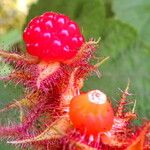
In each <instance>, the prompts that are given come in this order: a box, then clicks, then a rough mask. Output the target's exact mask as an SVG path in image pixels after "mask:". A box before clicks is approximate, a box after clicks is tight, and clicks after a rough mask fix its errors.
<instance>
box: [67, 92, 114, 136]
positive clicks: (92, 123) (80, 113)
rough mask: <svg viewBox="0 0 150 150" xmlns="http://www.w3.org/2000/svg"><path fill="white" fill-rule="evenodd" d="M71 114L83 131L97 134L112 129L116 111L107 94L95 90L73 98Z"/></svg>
mask: <svg viewBox="0 0 150 150" xmlns="http://www.w3.org/2000/svg"><path fill="white" fill-rule="evenodd" d="M69 116H70V119H71V121H72V123H73V125H74V127H75V128H76V129H78V130H79V131H80V132H81V133H86V135H91V134H93V135H97V134H98V133H101V132H106V131H109V130H110V129H111V127H112V124H113V119H114V112H113V109H112V106H111V103H110V102H109V101H108V99H107V96H106V95H105V94H104V93H103V92H101V91H99V90H93V91H90V92H87V93H83V94H81V95H79V96H76V97H74V98H73V99H72V100H71V102H70V111H69Z"/></svg>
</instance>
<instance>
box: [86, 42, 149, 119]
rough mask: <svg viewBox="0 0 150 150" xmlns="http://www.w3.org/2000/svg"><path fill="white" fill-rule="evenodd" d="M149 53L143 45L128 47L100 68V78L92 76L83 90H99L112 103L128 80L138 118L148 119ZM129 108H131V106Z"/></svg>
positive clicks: (137, 44)
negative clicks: (105, 94)
mask: <svg viewBox="0 0 150 150" xmlns="http://www.w3.org/2000/svg"><path fill="white" fill-rule="evenodd" d="M149 51H150V49H147V48H146V47H144V45H143V44H141V43H139V41H137V43H135V44H133V45H132V46H130V47H129V48H128V49H126V51H124V52H123V53H120V55H119V56H118V57H117V58H116V59H111V60H110V61H109V62H107V63H105V64H104V65H103V66H102V67H101V73H102V77H101V78H100V79H99V78H98V77H96V76H93V77H91V78H90V80H88V81H87V82H86V86H85V90H90V89H100V90H102V91H104V92H105V93H107V95H108V96H109V97H111V99H112V100H113V102H114V103H116V101H118V99H119V95H120V94H121V91H120V90H118V88H121V89H122V90H124V89H125V87H126V85H127V82H128V79H130V81H131V87H130V92H131V93H133V94H134V95H133V96H130V97H129V99H130V100H132V102H134V100H135V99H136V101H137V107H136V110H137V111H138V114H139V116H140V118H143V117H147V118H149V117H150V111H149V91H150V76H149V74H150V70H149V66H150V61H149V56H150V55H149ZM129 106H131V107H133V104H130V105H129Z"/></svg>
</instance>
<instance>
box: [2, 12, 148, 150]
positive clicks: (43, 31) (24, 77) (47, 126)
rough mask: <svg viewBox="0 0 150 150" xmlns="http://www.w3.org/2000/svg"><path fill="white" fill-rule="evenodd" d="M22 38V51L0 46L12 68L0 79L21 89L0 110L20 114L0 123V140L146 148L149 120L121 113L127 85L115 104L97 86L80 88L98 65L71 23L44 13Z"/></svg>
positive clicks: (91, 46) (98, 149)
mask: <svg viewBox="0 0 150 150" xmlns="http://www.w3.org/2000/svg"><path fill="white" fill-rule="evenodd" d="M23 39H24V42H25V45H26V49H27V51H26V54H18V53H9V52H6V51H2V50H0V55H1V56H2V57H3V61H5V62H6V63H8V64H11V65H12V64H13V66H14V70H13V71H12V72H11V73H10V74H9V75H8V76H3V77H0V79H1V80H3V81H13V82H14V83H17V84H18V83H20V84H21V85H23V86H24V88H25V92H24V94H25V95H24V98H23V99H20V100H18V101H17V102H16V101H15V102H13V103H11V104H9V105H7V106H6V107H5V108H4V109H1V110H0V112H5V111H8V110H9V109H17V108H19V112H20V116H19V118H20V123H19V124H13V125H11V126H2V125H1V126H0V137H1V138H5V137H13V139H16V140H13V141H7V143H11V144H17V145H23V147H31V148H33V149H47V150H50V149H54V150H55V149H66V150H67V149H71V150H72V149H75V150H79V149H80V150H107V149H109V150H114V149H116V150H123V149H126V150H135V149H136V150H144V149H145V150H148V149H150V146H149V145H150V138H149V133H150V131H149V128H150V121H147V122H146V121H145V124H144V126H142V127H135V126H133V124H132V120H133V119H136V118H137V116H136V114H135V113H134V110H132V111H124V108H125V107H126V104H127V100H126V99H127V96H128V95H130V94H129V85H128V86H127V88H126V89H125V91H124V92H123V93H122V96H121V100H120V101H119V104H117V105H116V106H115V107H113V106H112V104H111V100H110V99H109V97H108V96H107V95H106V94H104V93H103V92H101V91H100V90H92V91H88V92H83V91H82V87H83V85H84V81H85V79H86V78H87V77H88V76H89V75H90V74H91V72H94V73H97V72H98V67H99V65H100V64H101V63H97V64H94V65H93V64H91V62H90V60H91V59H94V57H93V56H94V52H95V50H96V48H97V46H98V42H95V41H93V40H90V41H89V42H86V41H85V39H84V37H83V35H82V33H81V31H80V29H79V27H78V25H77V24H76V23H75V22H74V21H72V20H70V18H68V17H67V16H65V15H62V14H58V13H54V12H46V13H44V14H43V15H41V16H38V17H35V18H34V19H32V20H31V21H30V23H29V24H28V25H27V27H26V29H25V31H24V33H23ZM18 106H19V107H18Z"/></svg>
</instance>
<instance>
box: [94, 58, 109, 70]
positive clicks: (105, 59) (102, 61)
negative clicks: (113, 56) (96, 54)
mask: <svg viewBox="0 0 150 150" xmlns="http://www.w3.org/2000/svg"><path fill="white" fill-rule="evenodd" d="M109 58H110V57H109V56H108V57H106V58H104V59H102V60H101V61H100V62H99V63H97V64H95V65H94V67H95V68H98V67H100V66H101V65H102V64H103V63H105V62H106V61H107V60H108V59H109Z"/></svg>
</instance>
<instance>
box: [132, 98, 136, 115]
mask: <svg viewBox="0 0 150 150" xmlns="http://www.w3.org/2000/svg"><path fill="white" fill-rule="evenodd" d="M135 107H136V100H135V101H134V105H133V108H132V113H133V114H134V112H135Z"/></svg>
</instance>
